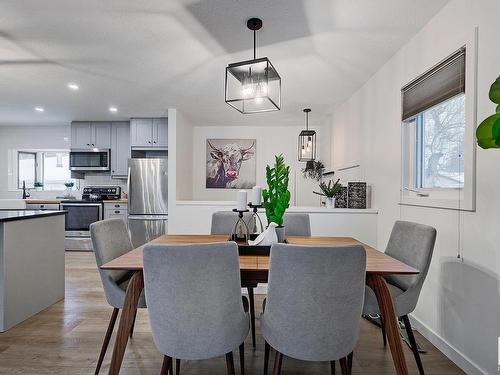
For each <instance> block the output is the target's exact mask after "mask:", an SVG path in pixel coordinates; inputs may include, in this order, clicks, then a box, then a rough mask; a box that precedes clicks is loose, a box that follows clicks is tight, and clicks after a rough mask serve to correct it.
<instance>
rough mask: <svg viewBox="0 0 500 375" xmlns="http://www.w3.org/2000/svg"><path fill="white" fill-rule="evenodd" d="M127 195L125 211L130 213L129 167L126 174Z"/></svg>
mask: <svg viewBox="0 0 500 375" xmlns="http://www.w3.org/2000/svg"><path fill="white" fill-rule="evenodd" d="M127 194H128V198H129V199H127V210H128V211H129V212H130V167H128V173H127Z"/></svg>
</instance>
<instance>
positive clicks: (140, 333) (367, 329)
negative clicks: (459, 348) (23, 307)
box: [0, 252, 463, 375]
mask: <svg viewBox="0 0 500 375" xmlns="http://www.w3.org/2000/svg"><path fill="white" fill-rule="evenodd" d="M255 297H256V306H257V314H256V315H257V349H256V350H255V351H254V350H252V344H251V335H249V336H248V337H247V340H246V345H245V363H246V374H247V375H257V374H262V371H263V363H264V341H263V339H262V337H261V336H260V327H259V319H258V317H259V315H260V306H262V298H263V296H261V295H256V296H255ZM112 310H113V309H112V308H111V307H110V306H109V305H108V304H107V303H106V301H105V299H104V295H103V292H102V287H101V282H100V279H99V275H98V273H97V269H96V266H95V261H94V257H93V254H92V253H77V252H75V253H66V298H65V299H64V300H63V301H60V302H59V303H57V304H55V305H54V306H51V307H50V308H48V309H47V310H45V311H43V312H41V313H39V314H38V315H36V316H34V317H33V318H31V319H29V320H26V321H25V322H23V323H21V324H20V325H18V326H16V327H14V328H12V329H10V330H9V331H7V332H4V333H0V374H9V375H15V374H54V375H56V374H75V375H80V374H93V372H94V369H95V366H96V363H97V359H98V356H99V351H100V349H101V345H102V340H103V338H104V333H105V332H106V328H107V325H108V322H109V318H110V317H111V313H112ZM115 329H116V327H115ZM114 337H115V335H113V337H112V339H111V344H110V346H109V349H108V353H107V354H106V357H105V359H104V363H103V367H102V369H101V374H106V373H107V370H108V368H109V362H110V358H111V349H112V344H113V342H114ZM415 337H416V339H417V341H418V342H419V343H420V345H421V346H423V347H424V348H425V349H426V350H427V351H428V352H427V354H423V355H422V362H423V365H424V368H425V371H426V374H428V375H432V374H440V375H447V374H463V372H462V371H461V370H460V369H459V368H458V367H456V366H455V365H454V364H453V363H452V362H450V361H449V360H448V359H447V358H446V357H445V356H444V355H443V354H441V353H440V352H439V351H438V350H437V349H435V348H434V347H433V346H432V344H430V343H429V342H428V341H426V340H425V339H424V338H423V337H422V336H421V335H420V334H418V333H417V332H415ZM403 349H404V352H405V357H406V358H407V363H408V367H409V371H410V374H418V370H417V367H416V365H415V361H414V359H413V355H412V353H411V351H410V350H409V348H408V347H407V346H406V345H403ZM234 355H237V351H235V354H234ZM270 358H271V359H273V358H274V352H272V353H271V356H270ZM162 360H163V356H162V355H161V354H160V353H159V352H158V351H157V350H156V348H155V346H154V343H153V338H152V335H151V331H150V328H149V322H148V315H147V311H144V310H140V311H139V312H138V315H137V321H136V324H135V331H134V336H133V338H132V339H131V340H130V341H129V345H128V347H127V351H126V353H125V358H124V360H123V365H122V370H121V372H120V373H121V374H141V375H145V374H158V373H159V371H160V368H161V364H162ZM272 362H273V361H272V360H271V361H270V368H272V366H273V363H272ZM225 366H226V363H225V358H224V356H221V357H220V358H216V359H211V360H206V361H187V362H186V361H183V362H182V370H181V374H186V375H188V374H196V375H209V374H210V375H212V374H225V373H226V368H225ZM337 366H338V363H337ZM236 373H239V366H238V365H236ZM282 373H283V374H289V375H297V374H308V375H315V374H325V375H326V374H330V364H329V363H326V362H325V363H310V362H300V361H295V360H292V359H290V358H285V359H284V361H283V370H282ZM337 373H340V368H339V367H337ZM353 374H377V375H382V374H394V367H393V364H392V359H391V354H390V351H389V347H388V346H387V347H385V348H384V347H383V345H382V337H381V335H380V331H379V330H378V329H377V328H376V327H374V326H373V325H371V324H370V323H368V322H366V321H363V322H362V326H361V332H360V339H359V342H358V345H357V347H356V349H355V351H354V360H353Z"/></svg>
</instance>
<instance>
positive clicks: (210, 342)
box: [143, 242, 249, 360]
mask: <svg viewBox="0 0 500 375" xmlns="http://www.w3.org/2000/svg"><path fill="white" fill-rule="evenodd" d="M143 258H144V282H145V291H146V302H147V305H148V312H149V318H150V324H151V329H152V331H153V338H154V341H155V343H156V346H157V347H158V349H159V350H160V352H161V353H163V354H166V355H169V356H171V357H173V358H179V359H192V360H197V359H205V358H211V357H216V356H219V355H222V354H225V353H228V352H230V351H232V350H233V349H235V348H236V347H238V346H239V345H240V344H241V343H242V342H243V340H244V339H245V337H246V335H247V334H248V330H249V319H248V314H247V313H245V312H244V309H243V304H242V300H241V281H240V267H239V257H238V247H237V245H236V243H234V242H223V243H213V244H193V245H147V246H146V247H145V248H144V255H143Z"/></svg>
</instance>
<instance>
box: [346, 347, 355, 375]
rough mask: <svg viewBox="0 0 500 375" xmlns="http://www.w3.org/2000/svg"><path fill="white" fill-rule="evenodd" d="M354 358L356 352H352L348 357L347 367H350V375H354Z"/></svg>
mask: <svg viewBox="0 0 500 375" xmlns="http://www.w3.org/2000/svg"><path fill="white" fill-rule="evenodd" d="M353 356H354V352H351V353H350V354H349V355H348V356H347V366H349V374H350V373H352V357H353Z"/></svg>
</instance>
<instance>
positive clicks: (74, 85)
mask: <svg viewBox="0 0 500 375" xmlns="http://www.w3.org/2000/svg"><path fill="white" fill-rule="evenodd" d="M68 89H70V90H73V91H77V90H79V89H80V86H78V85H77V84H76V83H68Z"/></svg>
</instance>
